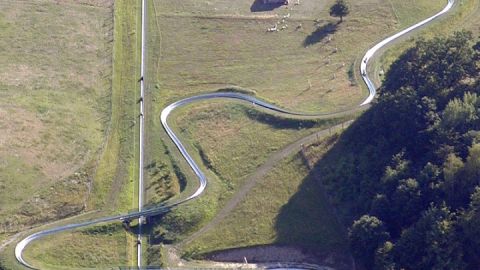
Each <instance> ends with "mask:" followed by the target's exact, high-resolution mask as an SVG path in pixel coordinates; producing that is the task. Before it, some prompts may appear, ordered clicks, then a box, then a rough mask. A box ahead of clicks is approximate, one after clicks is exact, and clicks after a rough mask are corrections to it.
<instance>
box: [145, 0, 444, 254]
mask: <svg viewBox="0 0 480 270" xmlns="http://www.w3.org/2000/svg"><path fill="white" fill-rule="evenodd" d="M332 2H333V1H308V0H304V1H302V3H301V4H300V5H299V6H293V8H290V9H288V10H287V9H286V8H285V7H281V8H277V9H273V10H271V11H263V12H252V11H251V9H253V8H254V7H252V3H253V1H244V0H242V1H235V3H233V4H232V2H227V1H222V0H214V1H208V2H198V1H193V0H192V1H189V0H187V1H181V2H178V1H173V0H171V1H152V3H151V4H150V13H149V25H148V31H147V32H148V33H149V37H148V38H149V43H148V59H149V60H148V69H147V70H148V73H147V74H148V75H149V76H148V78H147V82H148V86H149V88H148V89H149V92H148V93H149V96H150V98H149V99H147V100H149V101H151V103H150V104H149V109H148V112H149V115H150V119H153V120H151V122H150V123H149V127H148V128H149V132H152V133H154V134H155V137H151V138H150V139H149V141H148V144H149V145H158V146H161V147H159V148H156V149H155V148H151V149H149V153H148V155H147V160H148V159H150V160H155V161H158V160H163V161H164V162H165V163H166V165H165V166H164V167H163V168H165V169H164V170H167V169H166V168H167V167H169V166H170V165H169V164H170V163H171V160H172V158H168V157H166V156H167V155H170V156H171V157H173V161H174V162H176V163H177V164H180V166H181V164H182V163H183V162H182V161H180V162H179V161H178V160H179V157H178V154H177V153H176V149H175V148H173V147H172V146H171V144H170V142H169V140H168V138H166V137H165V135H163V134H162V131H161V130H162V128H161V126H160V125H159V121H158V115H159V113H160V111H161V109H162V108H163V107H164V106H165V105H166V104H168V103H169V102H172V101H174V100H177V99H179V98H181V97H184V96H189V95H193V94H195V93H201V92H210V91H216V90H217V89H220V88H225V87H230V86H238V87H242V88H246V89H250V90H252V91H253V92H255V93H256V94H257V96H259V97H261V98H264V99H267V100H269V101H272V102H274V103H276V104H278V105H280V106H282V107H286V108H289V109H293V110H303V111H314V112H331V111H336V110H341V109H342V108H346V107H350V106H354V105H356V104H358V102H359V101H360V100H362V99H363V98H364V97H365V96H366V92H365V90H364V89H363V88H362V84H361V82H360V81H359V78H358V77H357V75H356V69H357V65H358V63H357V61H358V59H359V58H360V57H361V56H362V52H364V51H365V50H366V49H367V48H369V47H370V46H371V45H372V44H373V43H375V41H378V40H380V39H381V38H382V37H385V36H387V35H388V34H389V33H393V32H396V31H398V30H399V29H401V28H404V27H406V26H407V25H409V24H410V23H411V22H414V21H419V20H420V19H422V18H425V17H427V16H428V15H430V14H433V13H435V12H437V11H439V10H440V9H441V8H443V6H444V5H445V1H441V0H438V1H394V0H392V1H375V0H365V1H355V2H352V3H351V10H352V12H351V14H350V15H349V16H347V17H346V20H345V22H344V23H342V24H336V22H337V19H333V18H331V17H329V16H328V7H329V6H330V5H331V4H332ZM291 7H292V6H291ZM288 14H290V16H289V18H286V19H285V20H286V21H285V23H282V22H281V20H282V18H283V16H288ZM278 22H279V27H280V26H285V25H288V28H286V29H285V30H283V31H279V32H274V33H267V32H266V29H267V28H268V27H272V26H273V25H274V24H275V23H278ZM171 119H172V120H171V122H172V123H173V125H174V126H175V128H176V130H177V131H179V134H180V136H181V138H182V139H183V140H184V141H186V142H187V145H188V147H189V149H190V150H191V152H192V153H195V158H196V159H197V160H198V161H200V162H201V163H202V164H203V165H204V167H205V168H208V170H207V173H208V176H209V181H210V182H209V185H208V188H207V191H206V194H205V195H204V196H203V197H202V198H201V199H200V200H199V201H196V202H194V203H191V204H188V205H186V206H185V207H180V209H178V210H175V211H174V212H173V213H171V214H169V215H167V217H164V218H163V221H166V222H164V227H166V228H167V229H168V228H170V229H172V230H173V231H174V232H176V233H180V234H182V236H181V237H180V238H183V237H185V235H188V234H189V233H191V232H192V231H194V230H195V229H196V228H198V227H199V224H202V223H205V221H206V220H208V219H209V218H210V217H212V216H213V215H214V214H215V212H216V211H218V209H219V208H221V207H222V205H223V204H224V203H225V201H226V200H227V199H228V198H230V196H231V195H232V194H234V193H235V191H236V190H237V189H238V187H239V186H241V185H242V183H243V181H244V180H245V178H246V177H248V175H250V174H251V173H252V172H253V171H255V169H256V168H257V167H258V166H259V165H260V164H262V162H264V161H265V160H266V158H267V157H268V156H269V155H270V154H271V153H272V152H273V151H275V150H276V149H279V148H281V147H282V146H284V145H287V144H288V143H290V142H293V141H294V140H295V139H297V138H299V137H301V136H305V135H306V134H308V133H311V132H313V131H314V130H315V128H317V129H318V128H320V127H321V126H322V125H314V126H313V127H310V128H308V127H307V126H303V127H300V124H299V123H298V122H295V121H293V123H295V124H294V125H292V126H288V125H287V126H285V125H286V124H285V123H280V124H278V125H277V124H276V123H275V121H272V118H270V119H268V117H266V119H267V120H265V117H264V116H263V115H260V116H259V115H257V114H256V113H255V112H254V111H253V110H251V109H250V108H246V107H244V106H239V105H235V104H233V105H232V103H226V102H225V103H222V102H210V103H202V104H197V105H192V106H189V107H187V108H183V109H181V110H180V111H178V112H177V113H175V114H174V115H173V116H172V117H171ZM264 120H265V121H264ZM269 123H271V124H269ZM333 123H334V121H332V122H330V123H324V124H323V127H325V126H328V125H329V124H330V125H331V124H333ZM295 125H296V126H295ZM292 164H295V162H293V163H291V164H290V165H289V166H291V168H293V166H294V165H292ZM291 168H290V169H287V168H285V171H284V172H283V174H284V175H283V176H284V177H285V179H288V177H289V176H292V175H294V173H292V172H293V171H294V170H293V169H291ZM289 170H290V171H289ZM299 171H302V170H301V168H299ZM184 173H185V174H186V175H187V179H194V178H190V176H191V175H190V173H189V171H188V170H187V171H186V172H184ZM276 174H277V176H278V177H280V178H281V177H282V167H279V168H277V169H276ZM171 175H173V173H171ZM173 179H174V178H172V179H171V180H170V181H172V180H173ZM302 179H303V178H302ZM193 181H195V180H193ZM297 181H301V178H298V179H297ZM189 182H192V181H189ZM269 183H270V184H272V182H269ZM164 190H165V189H160V188H158V189H152V190H150V195H149V197H150V198H152V200H161V199H162V198H160V196H159V195H155V194H156V192H161V191H164ZM178 190H179V188H178V186H173V185H172V188H171V189H170V192H171V194H174V193H175V192H178ZM152 194H153V195H152ZM219 194H221V195H219ZM255 194H257V195H258V194H260V193H255ZM291 195H292V194H290V195H288V194H287V195H285V197H283V199H282V200H283V201H282V203H283V204H286V203H287V202H288V198H289V197H288V196H291ZM252 196H253V199H252V201H255V195H252ZM257 197H258V196H257ZM257 199H258V198H257ZM282 203H280V202H278V204H277V205H276V207H277V208H276V209H277V211H278V205H281V204H282ZM255 206H256V204H254V203H250V204H245V205H243V206H242V207H244V208H243V209H242V211H243V212H244V213H249V214H250V215H246V220H251V219H252V218H254V217H255V215H256V214H257V212H256V211H255V209H254V207H255ZM272 211H273V210H272ZM277 214H278V213H277ZM202 215H203V216H202ZM232 215H233V214H232ZM274 216H275V215H274V214H271V215H269V216H268V218H265V219H262V220H261V222H259V223H255V225H254V226H253V227H254V228H252V227H249V229H253V230H255V229H258V230H259V231H261V232H262V233H260V234H257V235H255V237H253V238H255V239H258V241H257V242H255V241H254V240H253V238H252V239H249V238H248V237H249V236H246V235H245V234H243V233H238V234H233V233H230V234H228V237H227V232H228V231H229V230H230V229H231V230H234V229H233V228H234V227H235V226H236V225H235V222H233V220H235V218H233V219H228V220H229V221H226V222H225V223H224V225H223V226H224V227H222V228H223V229H222V230H223V231H220V233H218V232H219V231H217V230H216V229H214V230H212V231H211V232H210V233H208V234H207V235H205V239H204V240H199V241H198V242H197V243H196V244H195V246H196V248H193V249H195V251H196V252H198V253H202V252H205V251H211V250H212V249H213V246H215V244H216V245H217V246H221V248H226V247H230V248H231V247H237V246H238V245H242V246H245V245H250V244H259V243H262V244H266V243H268V242H270V243H272V242H274V241H275V239H276V238H275V237H274V235H275V233H276V232H275V230H274V229H272V226H271V224H272V217H274ZM267 219H269V221H267ZM182 220H193V221H196V224H195V222H191V223H193V224H189V225H190V227H188V228H183V230H182V229H178V230H177V229H175V228H172V227H174V226H172V224H174V225H178V224H180V223H181V221H182ZM165 224H166V225H165ZM169 224H170V225H169ZM269 224H270V225H269ZM330 225H331V224H330ZM229 226H231V227H229ZM326 226H329V225H328V224H326ZM272 230H273V231H272ZM217 233H218V235H217V236H215V234H217ZM224 233H225V234H224ZM235 237H236V238H235ZM202 239H203V238H202ZM212 239H216V240H215V241H213V243H215V244H210V242H209V241H212ZM266 239H269V240H266ZM222 240H225V243H222ZM227 243H228V244H227ZM234 243H235V244H234ZM240 243H241V244H240ZM190 250H191V249H190Z"/></svg>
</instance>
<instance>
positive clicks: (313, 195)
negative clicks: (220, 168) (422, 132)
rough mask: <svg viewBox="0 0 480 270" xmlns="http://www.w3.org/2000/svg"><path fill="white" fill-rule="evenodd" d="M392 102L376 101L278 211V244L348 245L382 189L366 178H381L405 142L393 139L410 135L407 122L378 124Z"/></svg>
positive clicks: (384, 120)
mask: <svg viewBox="0 0 480 270" xmlns="http://www.w3.org/2000/svg"><path fill="white" fill-rule="evenodd" d="M389 106H390V105H389V104H385V105H380V104H374V105H372V107H371V108H370V109H369V110H368V111H366V112H364V113H363V114H362V115H361V116H360V117H359V118H358V119H357V120H356V121H355V122H353V123H352V124H351V125H350V126H349V127H348V128H347V129H346V130H345V131H344V132H343V133H342V134H341V136H339V138H338V140H337V141H336V143H335V144H334V145H333V146H332V147H331V148H330V150H328V151H327V152H326V153H325V154H324V155H323V156H322V157H321V159H320V160H319V161H318V162H317V163H316V164H315V165H314V166H313V168H312V170H311V171H310V173H309V175H308V176H307V177H306V178H305V179H304V180H303V182H302V183H301V184H300V186H299V187H298V190H297V192H296V193H295V194H294V195H293V196H292V197H290V199H289V201H288V202H287V203H286V204H285V205H283V206H282V208H281V209H280V211H279V214H278V216H277V218H276V220H275V229H276V232H277V239H276V242H277V243H279V244H287V243H289V244H294V245H295V244H298V245H301V246H302V247H303V248H306V249H311V250H314V251H317V250H320V251H321V250H322V249H327V250H328V249H329V248H330V249H332V248H333V249H335V248H336V249H338V250H342V249H343V250H345V249H346V248H347V247H346V246H345V244H346V242H347V240H346V239H347V237H346V235H347V228H348V227H349V226H350V225H351V224H352V222H353V220H355V219H357V218H358V217H359V216H360V215H362V214H364V213H366V212H368V211H369V209H370V198H372V197H373V196H375V194H377V192H378V186H375V185H374V184H375V183H374V181H370V182H369V181H367V179H380V178H381V176H382V175H383V173H384V168H385V167H386V166H387V165H388V164H390V162H391V157H392V155H394V154H396V153H399V152H400V151H401V150H402V144H398V143H396V142H395V140H392V139H391V138H393V137H395V136H397V138H408V135H407V134H403V133H404V131H403V130H407V128H406V127H405V126H399V129H398V130H391V129H388V128H375V127H382V126H389V125H388V122H389V121H391V119H392V115H388V113H386V111H388V110H389V109H390V108H388V107H389ZM403 124H404V125H409V124H410V123H409V121H406V122H405V123H403ZM405 132H406V131H405ZM387 138H389V139H387ZM368 183H373V184H372V186H369V185H368ZM347 249H348V248H347Z"/></svg>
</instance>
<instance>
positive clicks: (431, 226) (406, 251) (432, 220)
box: [393, 205, 465, 270]
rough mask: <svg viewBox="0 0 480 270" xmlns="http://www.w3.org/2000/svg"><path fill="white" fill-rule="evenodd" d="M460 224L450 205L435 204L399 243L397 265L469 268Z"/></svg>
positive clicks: (422, 268) (421, 269) (426, 268)
mask: <svg viewBox="0 0 480 270" xmlns="http://www.w3.org/2000/svg"><path fill="white" fill-rule="evenodd" d="M456 226H457V224H456V218H455V215H454V214H453V213H452V212H451V211H450V209H449V208H448V207H446V206H445V205H441V206H434V205H431V206H430V208H429V209H428V210H427V211H425V212H424V214H423V216H422V217H421V218H420V220H419V221H418V222H417V223H416V224H414V225H413V226H411V227H409V228H408V229H406V230H405V231H404V232H403V233H402V236H401V237H400V239H399V240H398V241H397V242H396V244H395V246H394V248H393V254H394V257H395V259H394V261H395V264H396V265H397V267H398V268H400V269H416V270H431V269H436V270H449V269H465V262H464V260H463V254H462V249H461V248H460V242H459V239H458V238H457V235H456Z"/></svg>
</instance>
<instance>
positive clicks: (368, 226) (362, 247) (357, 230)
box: [349, 215, 390, 269]
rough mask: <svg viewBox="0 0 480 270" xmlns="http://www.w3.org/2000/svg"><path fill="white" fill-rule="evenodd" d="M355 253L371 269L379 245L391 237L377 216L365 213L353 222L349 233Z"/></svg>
mask: <svg viewBox="0 0 480 270" xmlns="http://www.w3.org/2000/svg"><path fill="white" fill-rule="evenodd" d="M349 237H350V242H351V243H352V248H353V252H354V255H355V256H356V257H357V258H361V259H362V261H363V264H364V265H365V266H366V267H367V268H368V269H371V268H372V267H373V256H374V254H375V251H376V250H377V248H378V247H380V246H383V245H384V243H385V241H387V240H388V239H389V238H390V235H389V234H388V233H387V232H386V229H385V226H384V225H383V222H382V221H380V220H379V219H378V218H377V217H374V216H368V215H364V216H362V217H361V218H360V219H358V220H356V221H355V222H353V225H352V228H351V229H350V233H349Z"/></svg>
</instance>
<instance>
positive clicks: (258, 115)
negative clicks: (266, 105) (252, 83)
mask: <svg viewBox="0 0 480 270" xmlns="http://www.w3.org/2000/svg"><path fill="white" fill-rule="evenodd" d="M245 114H246V115H247V117H248V118H250V119H251V120H253V121H256V122H260V123H263V124H267V125H269V126H271V127H272V128H275V129H302V128H313V127H315V126H320V125H322V124H325V123H326V122H327V121H328V120H317V119H303V120H298V119H293V118H285V117H281V116H278V115H273V114H270V113H266V112H264V111H261V110H255V109H249V108H246V109H245Z"/></svg>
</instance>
